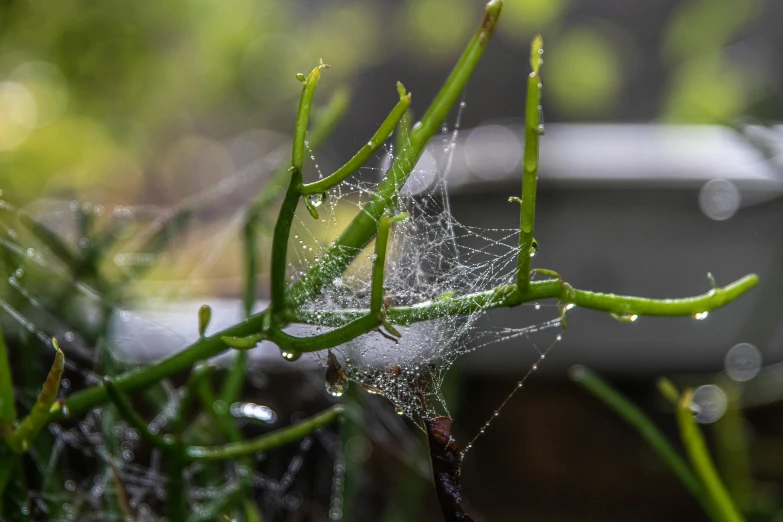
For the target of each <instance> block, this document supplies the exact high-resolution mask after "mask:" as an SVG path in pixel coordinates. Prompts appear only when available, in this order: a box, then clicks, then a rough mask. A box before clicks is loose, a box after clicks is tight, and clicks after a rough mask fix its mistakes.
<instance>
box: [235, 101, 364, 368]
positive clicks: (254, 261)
mask: <svg viewBox="0 0 783 522" xmlns="http://www.w3.org/2000/svg"><path fill="white" fill-rule="evenodd" d="M348 102H349V95H348V90H347V89H344V88H343V89H338V90H337V91H336V92H335V93H334V94H333V95H332V97H331V99H330V100H329V103H327V104H326V106H325V107H324V108H323V109H322V110H321V111H319V113H318V115H317V117H316V118H315V121H314V123H313V128H312V130H311V131H310V132H308V133H307V137H308V144H309V146H310V150H311V151H314V150H318V149H319V148H320V147H321V146H322V145H323V143H324V142H325V141H326V139H327V138H328V137H329V136H330V135H331V134H332V132H333V131H334V129H335V127H336V126H337V125H338V123H339V122H340V121H341V120H342V118H343V117H344V116H345V113H346V112H347V111H348ZM290 182H291V171H290V167H288V166H286V167H283V168H281V169H280V170H279V171H278V172H277V174H275V175H274V176H273V177H272V179H271V180H270V181H269V182H268V183H267V184H266V185H265V186H264V187H263V188H262V189H261V190H260V191H259V193H258V195H257V196H256V199H255V200H254V201H253V203H252V204H251V205H250V207H249V208H248V210H247V215H246V217H245V225H244V230H243V234H244V239H245V245H244V246H245V278H244V281H245V289H244V296H243V300H244V309H245V315H246V316H248V317H249V316H250V314H251V313H252V311H253V306H254V305H255V302H256V288H257V286H258V285H257V274H258V267H259V262H258V261H259V260H258V248H259V247H258V236H259V233H260V226H259V225H260V220H261V217H262V214H263V213H264V212H265V211H266V210H267V208H268V207H269V205H271V203H272V202H273V201H274V198H275V195H277V193H278V192H279V191H282V190H285V187H287V186H288V185H289V184H290ZM240 357H241V356H240Z"/></svg>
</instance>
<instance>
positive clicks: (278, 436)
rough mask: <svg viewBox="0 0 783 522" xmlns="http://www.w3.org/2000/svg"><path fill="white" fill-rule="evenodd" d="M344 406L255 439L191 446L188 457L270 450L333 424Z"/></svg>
mask: <svg viewBox="0 0 783 522" xmlns="http://www.w3.org/2000/svg"><path fill="white" fill-rule="evenodd" d="M342 412H343V408H342V406H339V405H337V406H332V407H331V408H329V409H328V410H325V411H323V412H321V413H319V414H317V415H313V416H312V417H309V418H307V419H305V420H303V421H302V422H300V423H297V424H294V425H293V426H288V427H286V428H281V429H279V430H276V431H273V432H271V433H267V434H265V435H261V436H260V437H257V438H255V439H251V440H247V441H243V442H235V443H230V444H224V445H222V446H189V447H188V448H187V455H188V458H190V459H191V460H198V461H214V460H231V459H236V458H238V457H243V456H245V455H252V454H254V453H257V452H259V451H269V450H271V449H275V448H279V447H280V446H283V445H285V444H288V443H290V442H294V441H296V440H299V439H301V438H302V437H305V436H306V435H309V434H310V433H312V432H313V431H315V429H316V428H320V427H321V426H326V425H327V424H331V423H332V422H334V421H335V420H337V418H338V417H339V416H340V414H342Z"/></svg>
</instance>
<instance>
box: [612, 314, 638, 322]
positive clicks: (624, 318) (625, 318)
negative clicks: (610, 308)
mask: <svg viewBox="0 0 783 522" xmlns="http://www.w3.org/2000/svg"><path fill="white" fill-rule="evenodd" d="M612 317H614V318H615V319H617V320H618V321H620V322H621V323H633V322H635V321H636V320H637V319H639V316H638V315H636V314H614V313H613V314H612Z"/></svg>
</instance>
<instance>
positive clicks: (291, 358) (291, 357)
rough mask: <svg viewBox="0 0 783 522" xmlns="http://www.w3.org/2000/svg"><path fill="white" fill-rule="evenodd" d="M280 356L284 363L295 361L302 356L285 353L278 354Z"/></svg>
mask: <svg viewBox="0 0 783 522" xmlns="http://www.w3.org/2000/svg"><path fill="white" fill-rule="evenodd" d="M280 355H282V356H283V359H285V360H286V361H295V360H297V359H299V358H300V357H301V356H302V354H301V352H286V351H283V352H280Z"/></svg>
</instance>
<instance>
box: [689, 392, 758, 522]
mask: <svg viewBox="0 0 783 522" xmlns="http://www.w3.org/2000/svg"><path fill="white" fill-rule="evenodd" d="M692 400H693V391H692V390H685V393H683V394H682V397H681V398H680V402H679V404H678V406H677V423H678V424H679V425H680V435H681V436H682V442H683V444H684V445H685V450H686V451H687V453H688V457H689V458H690V460H691V464H692V465H693V468H694V469H695V470H696V473H697V474H698V475H699V477H700V478H701V481H702V482H703V483H704V487H705V488H706V490H707V493H708V494H709V496H710V498H711V499H712V502H713V503H714V504H715V506H716V507H717V512H718V514H719V516H720V518H719V520H723V521H725V522H742V521H743V520H744V519H743V517H742V514H740V512H739V510H738V509H737V508H736V506H735V505H734V502H733V501H732V500H731V497H730V496H729V492H728V491H726V486H724V485H723V481H722V480H721V478H720V476H719V475H718V471H717V470H716V469H715V465H714V464H713V463H712V458H711V457H710V453H709V451H708V450H707V443H706V442H705V441H704V436H703V435H702V433H701V430H700V429H699V426H698V424H697V423H696V419H695V418H694V417H693V412H692V411H691V402H692Z"/></svg>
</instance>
